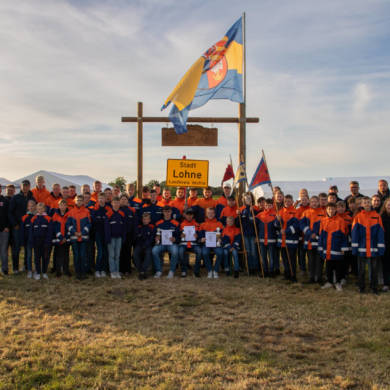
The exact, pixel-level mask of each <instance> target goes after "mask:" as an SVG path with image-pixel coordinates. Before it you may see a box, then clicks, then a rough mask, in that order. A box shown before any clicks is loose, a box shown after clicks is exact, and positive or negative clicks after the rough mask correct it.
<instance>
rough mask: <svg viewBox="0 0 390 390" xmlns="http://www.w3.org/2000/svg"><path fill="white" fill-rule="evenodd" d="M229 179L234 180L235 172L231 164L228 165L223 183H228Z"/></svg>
mask: <svg viewBox="0 0 390 390" xmlns="http://www.w3.org/2000/svg"><path fill="white" fill-rule="evenodd" d="M229 179H234V171H233V167H232V165H231V164H228V166H227V167H226V170H225V174H224V175H223V179H222V183H224V182H225V181H228V180H229Z"/></svg>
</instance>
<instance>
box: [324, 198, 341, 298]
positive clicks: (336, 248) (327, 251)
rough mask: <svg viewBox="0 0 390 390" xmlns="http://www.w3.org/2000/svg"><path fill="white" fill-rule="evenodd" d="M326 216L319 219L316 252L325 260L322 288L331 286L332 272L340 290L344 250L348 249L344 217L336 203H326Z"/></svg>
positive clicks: (337, 288) (336, 285)
mask: <svg viewBox="0 0 390 390" xmlns="http://www.w3.org/2000/svg"><path fill="white" fill-rule="evenodd" d="M326 213H327V216H326V217H324V218H322V219H321V222H320V235H319V239H318V252H319V253H320V256H321V257H322V258H323V259H324V260H325V264H326V276H327V282H326V283H325V284H324V285H323V286H322V287H321V288H322V289H326V288H330V287H332V286H333V273H335V274H336V283H335V287H336V290H337V291H342V287H341V278H342V272H343V259H344V252H346V251H347V250H348V240H347V234H346V233H347V229H346V225H345V222H344V219H343V218H342V217H340V215H338V214H337V208H336V203H328V204H327V206H326Z"/></svg>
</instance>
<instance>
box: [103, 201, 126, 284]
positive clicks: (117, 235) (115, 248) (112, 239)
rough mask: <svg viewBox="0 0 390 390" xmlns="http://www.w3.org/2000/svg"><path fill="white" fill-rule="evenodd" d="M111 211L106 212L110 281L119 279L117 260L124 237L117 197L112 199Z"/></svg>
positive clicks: (123, 220) (122, 216)
mask: <svg viewBox="0 0 390 390" xmlns="http://www.w3.org/2000/svg"><path fill="white" fill-rule="evenodd" d="M111 205H112V210H109V211H108V212H107V221H106V224H107V226H108V228H107V239H106V241H107V247H108V262H109V265H110V274H111V278H112V279H120V278H121V275H120V273H119V259H120V253H121V246H122V242H123V240H124V238H125V236H126V225H125V214H124V212H123V211H121V210H120V209H119V208H120V201H119V198H118V197H115V198H113V199H112V202H111Z"/></svg>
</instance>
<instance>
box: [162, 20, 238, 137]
mask: <svg viewBox="0 0 390 390" xmlns="http://www.w3.org/2000/svg"><path fill="white" fill-rule="evenodd" d="M243 50H244V46H243V40H242V18H240V19H238V20H237V21H236V22H235V23H234V24H233V26H232V27H230V29H229V31H228V32H227V33H226V35H225V36H224V37H223V38H222V39H221V40H220V41H219V42H217V43H216V44H215V45H213V46H211V47H210V48H209V49H208V50H207V51H206V52H205V53H204V54H203V55H202V56H201V57H200V58H199V59H198V60H197V61H196V62H195V63H194V64H193V65H192V67H191V68H190V69H189V70H188V71H187V73H186V74H185V75H184V76H183V78H182V79H181V80H180V82H179V83H178V84H177V86H176V87H175V89H174V90H173V91H172V93H171V94H170V95H169V96H168V98H167V99H166V101H165V103H164V105H163V107H162V109H161V110H163V109H165V108H166V107H168V106H169V104H170V103H172V104H173V107H172V109H171V112H170V113H169V119H170V120H171V121H172V123H173V126H174V127H175V131H176V133H178V134H182V133H186V132H187V118H188V114H189V111H190V110H194V109H195V108H199V107H201V106H203V105H205V104H206V103H207V102H208V101H209V100H210V99H228V100H231V101H233V102H237V103H243V101H244V98H243V92H242V69H243Z"/></svg>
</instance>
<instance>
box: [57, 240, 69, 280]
mask: <svg viewBox="0 0 390 390" xmlns="http://www.w3.org/2000/svg"><path fill="white" fill-rule="evenodd" d="M54 255H55V256H56V272H57V274H58V275H60V274H61V272H64V273H66V274H67V273H69V244H68V243H65V244H62V245H57V246H56V247H55V248H54Z"/></svg>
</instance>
